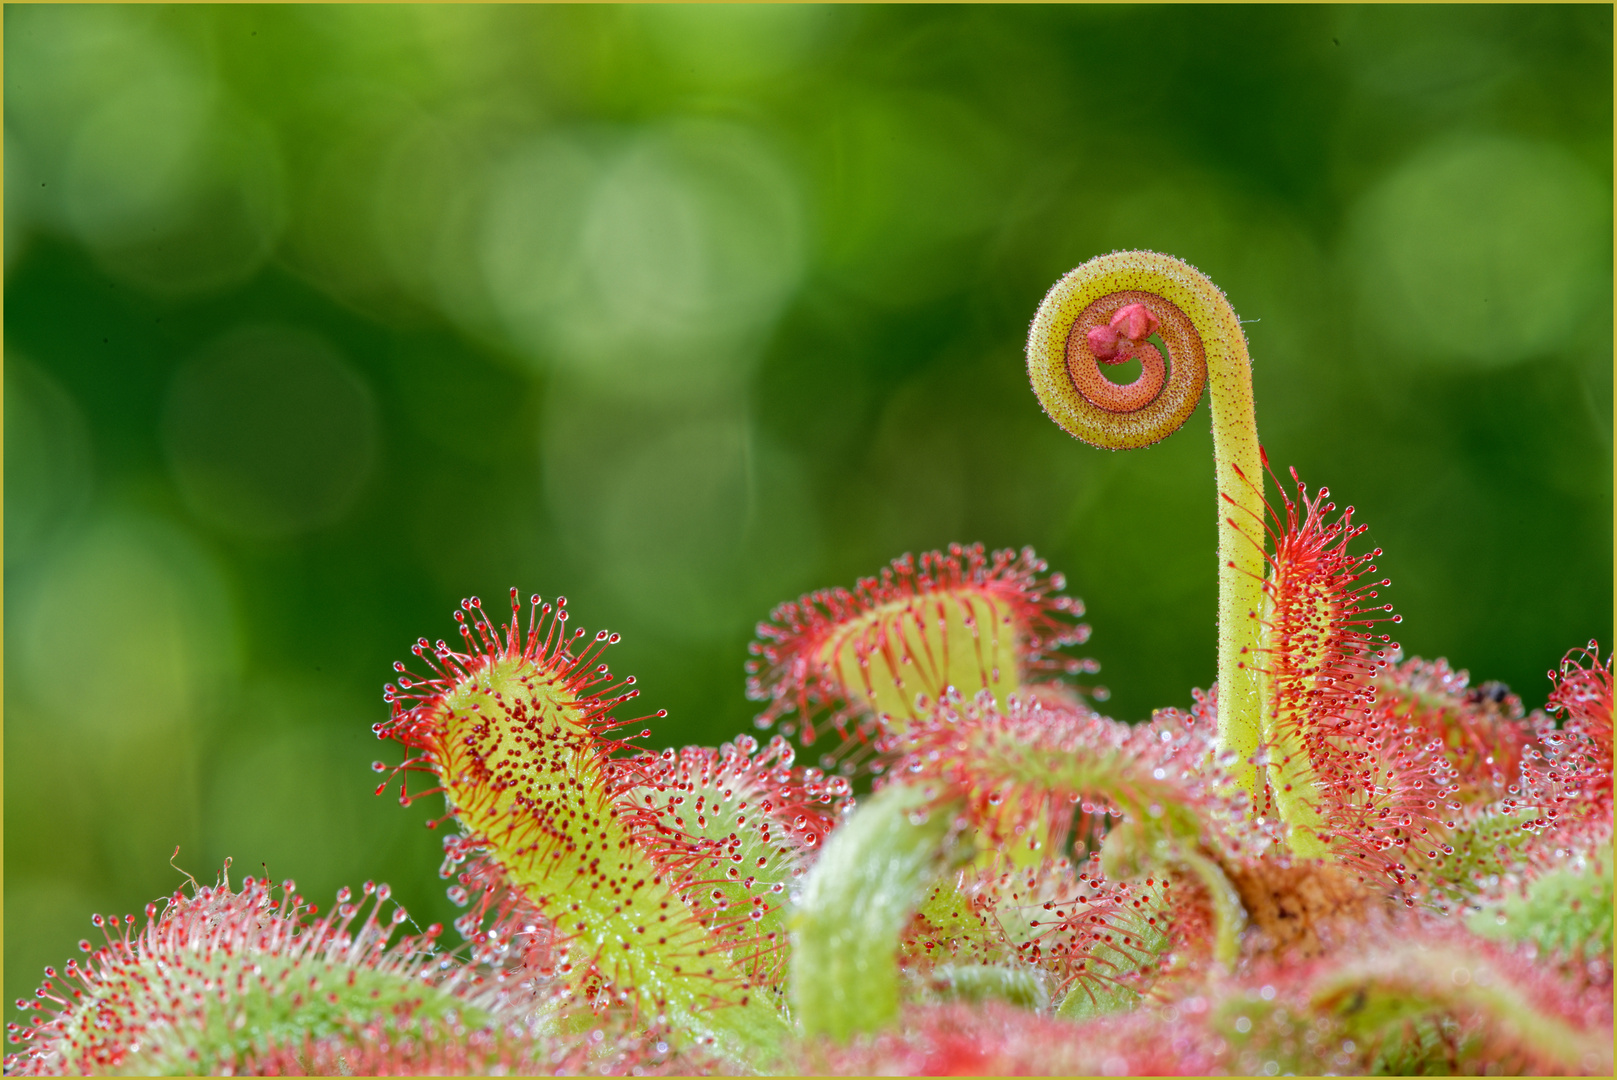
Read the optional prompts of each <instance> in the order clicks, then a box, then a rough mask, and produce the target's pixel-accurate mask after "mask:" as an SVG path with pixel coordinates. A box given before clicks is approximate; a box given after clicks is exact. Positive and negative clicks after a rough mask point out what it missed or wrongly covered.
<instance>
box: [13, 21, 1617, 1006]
mask: <svg viewBox="0 0 1617 1080" xmlns="http://www.w3.org/2000/svg"><path fill="white" fill-rule="evenodd" d="M5 61H6V63H5V273H6V278H5V288H6V292H5V301H6V306H5V312H6V316H7V319H6V326H5V330H6V336H5V526H6V527H5V575H6V577H5V585H6V606H5V632H6V643H7V646H8V648H7V654H6V660H7V665H6V680H5V736H6V743H5V752H6V753H5V763H6V773H5V780H6V784H5V918H6V924H5V925H6V930H7V933H6V937H5V959H6V975H5V978H6V993H7V995H8V997H15V996H18V995H20V994H24V993H27V992H28V991H29V990H30V989H31V988H32V987H33V986H34V985H35V983H36V980H37V979H38V977H39V969H40V967H41V965H43V964H45V963H47V962H60V961H62V960H64V959H65V958H66V957H67V956H68V955H70V954H71V953H72V951H73V948H72V947H73V942H74V941H75V940H77V939H78V938H79V937H80V936H82V935H84V934H86V933H88V932H89V930H90V925H89V916H90V913H91V912H92V911H96V910H101V911H120V912H121V911H134V910H138V909H139V907H140V905H142V904H143V903H144V902H145V901H147V900H149V899H152V898H154V897H157V896H159V895H162V894H164V893H166V892H168V891H170V890H172V889H173V888H174V887H175V886H176V884H178V883H179V882H180V881H181V880H182V879H181V877H180V875H179V874H178V873H176V872H175V871H174V870H172V869H171V868H170V867H169V855H170V853H171V851H172V850H173V849H174V847H175V845H176V844H178V845H179V846H180V854H179V857H178V859H177V860H176V862H177V864H178V865H179V866H181V867H184V868H186V869H188V870H190V871H191V872H193V873H195V874H196V875H197V876H198V877H210V876H211V875H212V874H213V873H214V872H215V871H216V870H217V869H218V867H219V865H220V863H221V861H222V860H223V859H224V858H225V857H226V856H231V857H233V858H234V859H235V866H236V868H237V870H238V871H241V872H255V873H256V872H260V871H259V868H260V866H261V865H265V864H267V866H268V868H269V871H270V872H271V873H272V874H274V875H275V876H276V877H286V876H293V877H296V878H297V880H298V881H299V883H300V885H301V886H302V887H303V890H304V891H305V892H306V893H307V894H308V895H309V896H310V897H311V898H312V899H314V900H315V901H317V902H320V903H326V902H329V898H330V896H331V894H332V892H333V891H334V890H335V889H336V888H337V887H338V886H339V885H340V884H342V883H344V882H351V883H358V882H360V881H362V880H364V879H366V878H376V879H386V880H388V881H390V882H392V884H393V886H394V888H395V890H396V894H397V895H398V896H400V897H401V898H402V899H403V901H404V902H405V903H406V904H407V905H409V906H410V908H411V910H412V911H413V912H414V913H415V914H416V916H417V917H418V919H419V920H420V921H421V922H422V923H423V924H424V923H425V922H427V921H429V920H435V919H447V917H448V916H450V915H452V913H453V909H452V908H451V907H450V905H449V903H448V901H447V900H446V899H445V897H444V890H443V884H444V883H443V882H441V881H439V880H438V878H437V877H436V876H435V874H434V870H435V868H436V866H437V864H438V854H437V852H438V840H439V838H438V836H437V834H434V833H431V832H428V831H427V830H425V829H424V828H422V823H423V822H424V821H425V820H426V819H427V818H428V817H429V816H431V815H432V813H433V808H432V807H430V806H428V805H426V803H425V802H424V803H421V804H418V805H416V806H413V807H411V808H409V809H401V808H400V807H399V806H398V805H397V804H396V802H395V800H394V799H392V798H391V797H385V798H380V799H379V798H374V797H373V796H372V795H371V789H372V787H373V785H374V783H375V777H374V776H373V774H372V773H371V772H370V771H369V764H370V762H371V761H372V759H373V758H377V757H384V758H387V759H389V760H396V758H397V756H398V755H397V752H396V751H392V750H389V749H387V748H383V747H380V746H378V745H377V744H376V742H375V740H374V739H373V737H372V735H371V732H370V725H371V724H372V723H374V722H376V721H377V720H379V719H381V718H382V717H383V716H384V715H385V711H384V706H383V704H382V702H381V695H380V689H381V684H382V683H383V682H384V681H386V680H387V679H389V678H390V677H391V675H392V673H391V669H390V665H391V663H392V661H393V660H395V659H396V658H401V657H403V656H405V655H406V650H407V647H408V645H409V643H410V642H411V641H413V640H415V638H416V637H417V636H420V635H425V636H427V637H430V638H435V637H439V636H444V637H448V636H450V631H451V630H452V628H453V623H452V622H451V620H450V613H451V611H452V610H453V608H454V605H455V604H456V602H457V601H458V600H459V599H460V598H461V597H462V596H466V595H469V594H473V593H476V594H480V595H482V596H483V597H485V598H492V599H494V600H496V601H498V600H500V599H502V598H503V596H504V591H505V589H506V588H507V587H508V586H510V585H513V584H517V585H521V586H522V587H523V588H524V590H527V591H540V592H542V593H544V594H545V595H547V596H549V595H554V594H556V593H558V592H559V593H565V594H566V595H567V596H568V597H569V600H570V603H571V606H572V610H573V611H574V613H575V618H576V619H577V620H578V621H579V622H581V623H583V624H584V625H586V626H588V627H590V628H592V629H594V628H597V627H607V628H610V629H613V630H616V631H620V632H621V633H622V634H623V636H624V642H623V644H622V645H620V646H618V648H617V649H616V650H615V652H616V662H615V665H614V666H615V668H616V669H618V670H620V671H624V672H630V673H634V674H635V675H637V676H638V678H639V681H640V686H641V687H642V689H643V691H644V695H643V697H642V699H641V701H642V703H643V704H645V705H646V706H647V707H648V710H649V709H655V708H658V707H666V708H667V709H668V710H669V712H670V715H669V717H668V719H667V721H666V722H664V723H662V724H660V725H659V726H658V728H657V732H656V738H655V739H654V740H653V741H654V742H656V743H658V744H670V743H681V742H696V741H704V742H717V741H719V740H722V739H724V738H726V737H728V736H731V735H733V734H735V733H737V732H739V731H747V730H751V729H752V716H753V714H754V711H755V706H754V705H752V704H751V703H749V702H748V701H746V700H745V698H744V695H743V680H742V664H743V661H744V659H745V654H746V645H747V642H748V640H749V638H750V636H751V633H752V628H753V625H754V623H755V622H756V621H757V620H758V619H759V618H761V617H763V616H764V615H766V614H767V612H768V610H769V608H770V607H771V605H773V604H774V603H776V602H778V601H780V600H783V599H787V598H790V597H793V596H796V595H797V594H799V593H801V592H803V591H806V590H809V589H812V588H816V587H820V586H824V585H831V584H838V583H851V582H852V581H853V579H854V578H856V577H858V576H860V575H862V574H867V573H870V572H873V571H874V570H875V569H876V568H878V567H879V566H881V565H882V564H883V563H884V562H885V561H886V560H887V559H889V558H891V557H893V556H895V555H898V554H899V553H901V552H904V551H914V550H922V549H925V548H930V547H936V546H940V545H943V544H946V543H948V542H950V541H953V540H965V541H972V540H980V541H983V542H985V543H987V544H989V545H991V546H1001V545H1018V546H1019V545H1023V544H1032V545H1034V546H1035V547H1037V548H1038V550H1039V551H1040V552H1041V553H1043V554H1044V555H1046V556H1047V557H1048V558H1049V559H1050V561H1051V562H1052V564H1053V565H1054V566H1055V567H1057V568H1059V569H1062V570H1064V571H1065V572H1066V573H1067V575H1068V577H1069V580H1070V582H1071V591H1073V592H1075V593H1076V594H1078V595H1080V596H1082V597H1083V598H1084V599H1085V601H1086V602H1087V604H1088V607H1089V621H1090V622H1091V623H1092V625H1093V626H1094V628H1095V634H1094V638H1093V641H1092V642H1091V643H1090V644H1089V645H1088V646H1086V647H1085V648H1084V650H1083V655H1087V656H1092V657H1094V658H1096V659H1098V660H1099V662H1100V664H1101V674H1100V675H1099V676H1098V680H1099V681H1100V682H1103V683H1104V684H1105V685H1106V686H1107V687H1109V688H1110V690H1111V692H1112V693H1111V698H1110V701H1109V702H1108V706H1107V707H1108V708H1109V710H1110V711H1111V712H1113V714H1114V715H1116V716H1118V717H1119V718H1122V719H1128V720H1138V719H1143V718H1145V717H1146V716H1148V715H1149V713H1150V710H1151V709H1152V708H1154V707H1158V706H1162V705H1180V706H1185V705H1188V704H1189V701H1190V689H1191V687H1193V686H1206V685H1207V684H1208V683H1209V682H1210V681H1211V679H1212V677H1213V662H1214V661H1213V645H1214V626H1213V610H1214V588H1215V586H1214V571H1215V565H1214V564H1215V559H1214V555H1213V546H1214V531H1213V524H1214V501H1213V490H1212V484H1211V463H1210V460H1209V456H1210V444H1211V439H1210V436H1209V432H1208V421H1207V417H1206V413H1205V406H1204V408H1203V411H1202V412H1199V413H1198V414H1197V415H1196V416H1195V417H1193V418H1192V420H1191V421H1190V423H1189V424H1188V425H1187V426H1186V428H1185V429H1184V430H1183V431H1182V432H1181V433H1180V434H1179V435H1177V436H1176V437H1174V438H1173V439H1171V440H1169V441H1167V442H1165V443H1163V444H1161V445H1159V446H1157V447H1154V448H1151V449H1149V450H1145V451H1139V452H1135V453H1130V454H1111V453H1106V452H1102V451H1097V450H1093V449H1090V448H1088V447H1085V446H1083V445H1081V444H1079V443H1076V442H1074V441H1073V440H1071V439H1070V438H1068V437H1067V436H1066V435H1064V434H1062V433H1061V432H1060V431H1058V430H1056V429H1055V428H1054V427H1053V426H1052V425H1051V424H1050V423H1049V422H1048V421H1047V420H1046V419H1045V418H1044V416H1043V415H1042V413H1041V412H1040V410H1039V408H1038V406H1037V403H1036V402H1035V400H1034V398H1033V396H1032V394H1031V393H1030V391H1029V390H1028V387H1027V383H1026V377H1025V374H1024V371H1023V361H1022V356H1021V348H1022V343H1023V337H1024V334H1025V332H1026V327H1027V323H1028V320H1029V319H1030V318H1031V316H1032V313H1033V310H1034V308H1035V307H1036V305H1037V304H1038V301H1039V298H1040V297H1041V296H1042V294H1043V292H1044V290H1045V289H1046V288H1048V287H1049V285H1050V284H1051V283H1052V282H1053V281H1055V279H1056V278H1057V277H1058V276H1059V275H1060V274H1061V273H1063V272H1064V271H1066V270H1067V269H1069V268H1070V267H1072V266H1074V265H1076V264H1078V263H1079V262H1082V261H1083V260H1085V259H1087V258H1089V257H1090V256H1092V255H1095V254H1097V253H1100V252H1105V251H1109V250H1112V249H1115V248H1123V247H1149V248H1154V249H1157V250H1161V251H1167V252H1171V253H1173V254H1176V255H1179V256H1181V257H1183V258H1185V259H1187V260H1189V261H1191V262H1192V263H1194V264H1195V265H1197V266H1199V267H1200V268H1201V269H1203V270H1204V271H1206V272H1207V273H1208V274H1209V275H1211V276H1212V277H1213V279H1214V280H1216V281H1217V282H1219V283H1220V284H1221V285H1222V286H1223V287H1224V289H1225V290H1226V291H1227V293H1228V294H1229V296H1230V298H1231V300H1232V301H1233V303H1234V304H1235V306H1236V308H1237V310H1238V311H1239V312H1240V313H1241V315H1242V316H1243V318H1245V319H1248V320H1251V322H1250V323H1249V325H1248V327H1247V330H1248V333H1249V335H1250V338H1251V345H1252V353H1253V356H1254V358H1255V379H1256V384H1257V385H1256V392H1257V400H1258V417H1259V425H1260V430H1261V432H1262V435H1263V440H1264V442H1265V444H1266V446H1267V447H1268V450H1269V453H1270V456H1271V459H1272V460H1273V461H1274V463H1275V464H1276V466H1278V467H1284V466H1286V465H1296V466H1297V468H1298V469H1299V470H1300V472H1301V473H1302V475H1303V476H1304V477H1305V479H1307V480H1308V481H1309V482H1311V483H1313V484H1328V485H1330V486H1331V487H1332V488H1333V489H1334V490H1335V492H1336V493H1337V497H1338V498H1339V501H1341V502H1343V503H1349V502H1351V503H1353V504H1354V505H1355V506H1356V507H1357V508H1358V513H1359V515H1360V517H1361V519H1362V520H1363V521H1365V522H1367V523H1368V524H1369V525H1370V532H1369V534H1368V537H1367V539H1368V541H1369V542H1370V543H1372V544H1374V545H1376V546H1380V547H1383V548H1385V549H1386V554H1385V557H1384V558H1383V559H1382V560H1381V565H1382V567H1383V568H1384V570H1385V572H1386V573H1387V574H1388V576H1390V577H1391V578H1392V579H1393V582H1394V584H1393V587H1392V589H1391V590H1390V591H1389V594H1388V595H1389V596H1390V598H1391V599H1392V600H1393V601H1394V602H1395V603H1396V604H1397V606H1398V609H1399V610H1400V611H1401V612H1402V613H1403V615H1404V623H1403V625H1402V626H1401V627H1400V628H1399V630H1400V635H1399V636H1400V637H1401V640H1402V641H1403V643H1404V645H1405V647H1406V649H1407V650H1408V651H1411V652H1415V653H1420V654H1423V655H1427V656H1434V655H1445V656H1447V657H1449V658H1450V659H1451V660H1452V661H1453V662H1454V663H1455V664H1456V665H1457V666H1463V667H1467V668H1469V669H1470V670H1471V671H1473V672H1474V673H1476V675H1477V677H1478V678H1479V679H1480V678H1499V679H1504V680H1505V681H1507V682H1509V683H1510V684H1511V685H1512V686H1513V687H1514V688H1516V689H1517V690H1518V691H1519V692H1520V693H1521V694H1522V695H1523V697H1524V698H1525V699H1526V700H1527V702H1528V704H1529V705H1530V706H1536V705H1538V704H1541V703H1542V701H1543V699H1544V696H1545V694H1546V692H1547V690H1548V683H1547V681H1546V680H1545V677H1544V672H1545V670H1546V669H1547V668H1548V667H1550V666H1551V665H1552V664H1553V663H1554V662H1555V661H1556V659H1557V658H1558V657H1559V656H1560V655H1561V654H1562V653H1563V652H1564V651H1565V650H1566V649H1567V648H1568V647H1570V646H1573V645H1577V644H1580V643H1582V642H1584V641H1587V640H1588V639H1589V638H1591V637H1599V638H1600V639H1601V640H1602V642H1603V643H1609V639H1610V633H1611V626H1612V600H1611V598H1612V580H1611V567H1612V560H1611V542H1612V535H1611V522H1612V501H1611V491H1612V482H1611V481H1612V476H1611V461H1612V441H1611V439H1612V383H1611V374H1612V371H1611V345H1612V342H1611V326H1612V312H1611V295H1612V281H1611V217H1610V214H1611V205H1612V193H1611V177H1612V143H1611V133H1612V111H1611V86H1612V67H1611V64H1612V12H1611V9H1610V8H1609V7H1603V6H1585V7H1541V6H1532V7H1476V8H1470V7H1458V6H1443V7H1397V6H1393V7H1375V8H1357V7H1349V8H1331V7H1301V8H1286V7H1255V8H1239V9H1220V8H1214V7H1195V8H1172V7H1148V8H1124V9H1113V8H1094V7H1062V8H1042V7H1032V8H1011V7H994V8H970V7H949V8H918V7H901V8H844V7H837V8H813V7H780V8H736V7H728V8H706V9H685V8H675V7H657V8H638V9H615V8H606V7H590V8H530V7H495V8H480V7H459V6H457V7H442V8H438V7H408V8H402V7H401V8H388V7H371V6H366V7H354V8H343V7H325V6H315V7H275V8H253V7H231V8H208V7H185V8H171V9H168V8H146V7H142V8H119V7H84V8H52V7H8V8H7V9H6V11H5ZM431 801H433V800H427V802H431Z"/></svg>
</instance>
